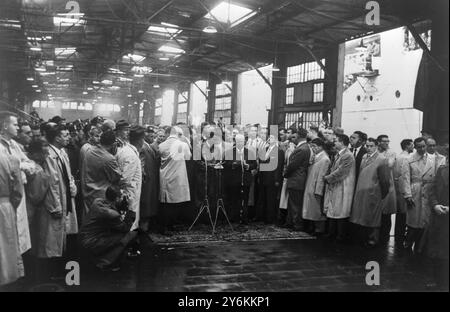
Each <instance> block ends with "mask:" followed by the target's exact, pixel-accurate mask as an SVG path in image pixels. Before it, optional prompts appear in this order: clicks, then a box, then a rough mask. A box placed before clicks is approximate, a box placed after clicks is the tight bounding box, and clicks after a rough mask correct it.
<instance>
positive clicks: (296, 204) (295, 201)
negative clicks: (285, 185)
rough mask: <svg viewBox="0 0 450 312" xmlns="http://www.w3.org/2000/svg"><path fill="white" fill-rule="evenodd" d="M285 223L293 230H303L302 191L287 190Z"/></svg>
mask: <svg viewBox="0 0 450 312" xmlns="http://www.w3.org/2000/svg"><path fill="white" fill-rule="evenodd" d="M288 192H289V200H288V215H287V223H288V225H292V226H293V227H294V228H297V229H302V228H303V218H302V215H303V195H304V193H305V191H304V190H292V189H289V190H288Z"/></svg>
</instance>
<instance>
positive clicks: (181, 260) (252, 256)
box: [66, 239, 431, 292]
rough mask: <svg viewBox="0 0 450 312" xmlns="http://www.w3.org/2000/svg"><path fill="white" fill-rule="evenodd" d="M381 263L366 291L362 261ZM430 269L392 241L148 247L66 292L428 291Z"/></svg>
mask: <svg viewBox="0 0 450 312" xmlns="http://www.w3.org/2000/svg"><path fill="white" fill-rule="evenodd" d="M369 261H377V262H378V263H379V264H380V284H381V285H380V286H367V285H366V282H365V280H366V273H367V272H368V270H366V269H365V266H366V263H367V262H369ZM430 282H431V280H430V270H429V266H427V265H425V264H424V263H422V262H420V261H418V259H416V258H414V257H412V256H407V255H405V254H402V252H401V251H399V250H397V249H396V248H395V246H394V242H393V241H392V242H391V243H390V244H389V245H388V246H386V247H383V248H378V249H373V250H368V249H365V248H363V247H358V246H354V245H347V244H336V243H334V242H329V241H327V240H324V239H313V240H272V241H250V242H223V243H195V244H178V245H170V246H159V245H154V244H151V243H148V245H147V246H146V247H145V248H144V250H143V254H142V256H141V257H140V258H139V259H136V260H132V261H131V260H127V261H126V263H125V264H124V265H123V267H122V270H121V271H119V272H115V273H98V272H91V271H90V270H84V269H83V268H81V285H80V286H75V287H66V290H68V291H157V292H160V291H163V292H171V291H194V292H195V291H427V290H431V289H430V288H429V287H427V284H430Z"/></svg>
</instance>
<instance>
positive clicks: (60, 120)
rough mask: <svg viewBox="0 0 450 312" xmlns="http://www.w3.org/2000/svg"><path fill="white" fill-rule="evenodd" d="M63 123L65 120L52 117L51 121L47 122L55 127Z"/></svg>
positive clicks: (59, 117)
mask: <svg viewBox="0 0 450 312" xmlns="http://www.w3.org/2000/svg"><path fill="white" fill-rule="evenodd" d="M65 121H66V119H65V118H62V117H61V116H54V117H52V119H50V120H49V122H53V123H55V124H57V125H61V124H64V123H65Z"/></svg>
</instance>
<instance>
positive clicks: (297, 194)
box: [284, 128, 311, 231]
mask: <svg viewBox="0 0 450 312" xmlns="http://www.w3.org/2000/svg"><path fill="white" fill-rule="evenodd" d="M307 135H308V131H307V130H305V129H303V128H300V129H298V130H294V131H293V133H292V135H291V142H293V143H294V144H295V145H296V147H295V150H294V151H293V152H292V154H291V156H290V157H289V164H288V165H287V167H286V169H285V172H284V177H285V178H286V179H287V189H288V192H289V200H288V216H287V222H286V223H287V224H286V226H287V227H292V228H293V230H294V231H302V230H303V219H302V213H303V207H302V206H303V195H304V192H305V184H306V178H307V175H308V167H309V165H310V159H311V149H310V148H309V146H308V144H307V143H306V137H307Z"/></svg>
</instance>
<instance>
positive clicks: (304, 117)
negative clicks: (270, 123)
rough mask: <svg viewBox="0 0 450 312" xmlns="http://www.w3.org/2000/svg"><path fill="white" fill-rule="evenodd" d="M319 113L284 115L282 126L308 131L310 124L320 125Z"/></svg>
mask: <svg viewBox="0 0 450 312" xmlns="http://www.w3.org/2000/svg"><path fill="white" fill-rule="evenodd" d="M322 119H323V118H322V113H321V112H297V113H286V115H285V119H284V125H285V127H286V129H287V128H289V127H291V126H295V127H297V128H300V127H301V128H305V129H309V127H310V126H311V124H315V125H320V124H321V123H322V121H323V120H322Z"/></svg>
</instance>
